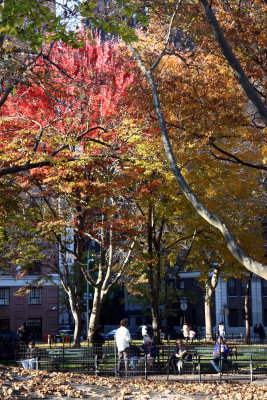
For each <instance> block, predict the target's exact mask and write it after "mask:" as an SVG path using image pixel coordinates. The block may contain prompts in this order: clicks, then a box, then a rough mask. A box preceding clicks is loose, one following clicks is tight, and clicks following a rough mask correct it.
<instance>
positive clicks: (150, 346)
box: [140, 336, 159, 365]
mask: <svg viewBox="0 0 267 400" xmlns="http://www.w3.org/2000/svg"><path fill="white" fill-rule="evenodd" d="M141 350H142V351H143V352H144V357H141V358H140V364H144V363H145V360H147V365H151V364H153V362H154V361H155V357H156V355H157V354H158V352H159V349H158V348H157V346H156V345H155V343H153V342H152V340H151V339H150V337H149V336H145V337H144V343H143V344H142V346H141Z"/></svg>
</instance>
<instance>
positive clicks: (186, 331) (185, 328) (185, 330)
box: [182, 322, 189, 343]
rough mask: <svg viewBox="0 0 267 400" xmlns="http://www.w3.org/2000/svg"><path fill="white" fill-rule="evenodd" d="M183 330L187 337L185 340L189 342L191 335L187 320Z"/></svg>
mask: <svg viewBox="0 0 267 400" xmlns="http://www.w3.org/2000/svg"><path fill="white" fill-rule="evenodd" d="M182 332H183V335H184V339H185V341H186V343H187V341H188V337H189V327H188V325H187V323H186V322H184V325H183V327H182Z"/></svg>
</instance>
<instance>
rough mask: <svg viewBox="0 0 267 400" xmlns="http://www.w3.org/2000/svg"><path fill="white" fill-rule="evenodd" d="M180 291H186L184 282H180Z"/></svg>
mask: <svg viewBox="0 0 267 400" xmlns="http://www.w3.org/2000/svg"><path fill="white" fill-rule="evenodd" d="M180 290H184V281H180Z"/></svg>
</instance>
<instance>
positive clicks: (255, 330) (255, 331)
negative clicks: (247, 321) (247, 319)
mask: <svg viewBox="0 0 267 400" xmlns="http://www.w3.org/2000/svg"><path fill="white" fill-rule="evenodd" d="M257 335H258V325H257V324H255V325H254V327H253V336H254V339H256V337H257Z"/></svg>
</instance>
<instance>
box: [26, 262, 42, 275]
mask: <svg viewBox="0 0 267 400" xmlns="http://www.w3.org/2000/svg"><path fill="white" fill-rule="evenodd" d="M41 273H42V266H41V263H40V262H39V261H36V262H34V263H33V265H32V266H31V267H29V268H28V274H29V275H40V274H41Z"/></svg>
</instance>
